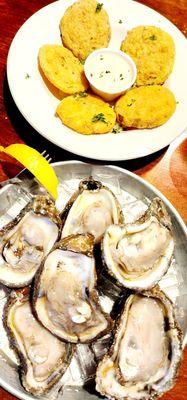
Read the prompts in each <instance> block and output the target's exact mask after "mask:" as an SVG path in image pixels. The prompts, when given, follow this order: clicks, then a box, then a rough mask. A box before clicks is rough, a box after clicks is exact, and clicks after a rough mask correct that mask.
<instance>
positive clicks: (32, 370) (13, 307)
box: [4, 289, 72, 395]
mask: <svg viewBox="0 0 187 400" xmlns="http://www.w3.org/2000/svg"><path fill="white" fill-rule="evenodd" d="M24 291H25V293H24ZM24 291H23V290H22V291H21V290H19V291H17V292H15V293H14V296H13V295H12V296H11V295H10V296H9V298H8V301H7V304H6V306H5V309H4V327H5V329H6V332H7V335H8V339H9V343H10V346H11V347H12V349H13V350H15V353H16V355H17V357H18V360H19V362H20V367H19V370H20V380H21V383H22V385H23V387H24V388H25V389H26V390H27V391H28V392H30V393H32V394H34V395H41V394H44V393H46V392H47V391H48V390H49V389H50V388H51V387H52V386H53V385H54V384H55V383H56V382H57V381H58V380H59V379H60V378H61V377H62V375H63V374H64V372H65V370H66V368H67V367H68V365H69V363H70V360H71V354H72V349H71V345H70V344H67V343H63V342H62V341H60V340H59V339H57V338H56V337H55V336H53V335H52V334H51V333H50V332H49V331H47V330H46V329H45V328H44V327H43V326H42V325H41V324H40V323H39V322H38V321H37V320H36V318H35V317H34V315H33V313H32V310H31V306H30V303H29V293H28V290H26V289H24Z"/></svg>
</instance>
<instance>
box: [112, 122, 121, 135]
mask: <svg viewBox="0 0 187 400" xmlns="http://www.w3.org/2000/svg"><path fill="white" fill-rule="evenodd" d="M121 131H122V127H121V126H120V125H119V124H116V125H114V127H113V129H112V133H120V132H121Z"/></svg>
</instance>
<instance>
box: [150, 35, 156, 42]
mask: <svg viewBox="0 0 187 400" xmlns="http://www.w3.org/2000/svg"><path fill="white" fill-rule="evenodd" d="M149 39H150V40H152V41H154V40H157V37H156V35H152V36H149Z"/></svg>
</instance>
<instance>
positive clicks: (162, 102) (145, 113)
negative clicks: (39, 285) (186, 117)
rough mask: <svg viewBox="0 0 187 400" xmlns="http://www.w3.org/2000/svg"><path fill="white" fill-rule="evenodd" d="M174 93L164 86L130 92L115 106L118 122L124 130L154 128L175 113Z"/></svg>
mask: <svg viewBox="0 0 187 400" xmlns="http://www.w3.org/2000/svg"><path fill="white" fill-rule="evenodd" d="M175 108H176V101H175V97H174V95H173V93H172V92H171V91H170V90H169V89H167V88H166V87H163V86H158V85H154V86H141V87H139V88H133V89H131V90H129V91H128V92H127V93H126V94H125V95H123V96H122V97H120V99H119V100H118V101H117V103H116V105H115V111H116V114H117V121H118V122H119V123H120V124H121V125H122V126H123V127H124V128H139V129H143V128H154V127H156V126H159V125H163V124H164V123H165V122H166V121H167V120H168V119H169V118H170V117H171V116H172V114H173V113H174V111H175Z"/></svg>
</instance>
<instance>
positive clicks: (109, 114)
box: [56, 93, 116, 135]
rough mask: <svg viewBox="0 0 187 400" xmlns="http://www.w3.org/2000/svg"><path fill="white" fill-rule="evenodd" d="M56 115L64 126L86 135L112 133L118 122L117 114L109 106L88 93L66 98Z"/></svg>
mask: <svg viewBox="0 0 187 400" xmlns="http://www.w3.org/2000/svg"><path fill="white" fill-rule="evenodd" d="M56 113H57V115H58V116H59V117H60V119H61V121H62V122H63V124H64V125H66V126H68V127H69V128H71V129H73V130H74V131H76V132H80V133H83V134H84V135H91V134H93V133H107V132H110V131H111V130H112V128H113V127H114V125H115V122H116V114H115V112H114V110H113V109H112V108H111V107H110V106H109V104H108V103H105V102H104V101H103V100H101V99H100V98H99V97H97V96H94V95H91V94H87V93H80V94H77V95H74V96H68V97H66V98H65V99H63V100H62V101H61V103H60V104H59V105H58V107H57V110H56Z"/></svg>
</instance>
